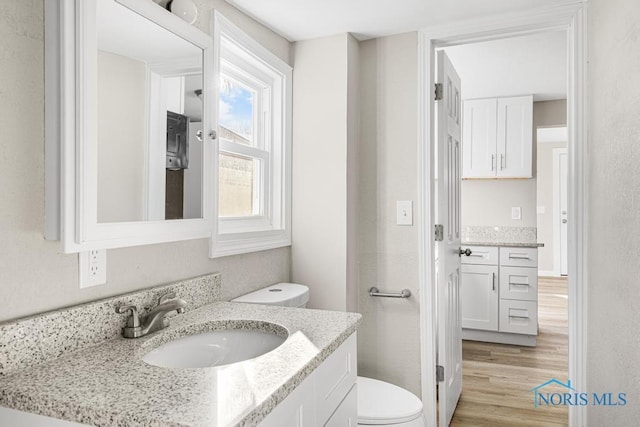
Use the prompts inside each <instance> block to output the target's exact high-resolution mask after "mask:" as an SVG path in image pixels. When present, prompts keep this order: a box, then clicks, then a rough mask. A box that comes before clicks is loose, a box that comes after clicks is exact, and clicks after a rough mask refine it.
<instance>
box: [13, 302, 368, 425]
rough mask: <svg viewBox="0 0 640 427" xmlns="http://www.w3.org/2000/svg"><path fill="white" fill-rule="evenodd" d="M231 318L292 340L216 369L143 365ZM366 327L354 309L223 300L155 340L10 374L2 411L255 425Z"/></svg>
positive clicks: (119, 341) (174, 322) (97, 420)
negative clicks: (277, 329)
mask: <svg viewBox="0 0 640 427" xmlns="http://www.w3.org/2000/svg"><path fill="white" fill-rule="evenodd" d="M234 321H235V324H236V326H237V324H243V323H244V322H246V327H248V328H251V327H252V325H256V324H259V323H260V322H269V323H274V324H277V325H280V326H282V327H284V328H286V329H287V330H288V332H289V337H288V338H287V340H286V341H285V342H284V343H283V344H282V345H281V346H280V347H278V348H276V349H275V350H273V351H272V352H269V353H267V354H265V355H263V356H261V357H258V358H255V359H251V360H247V361H244V362H239V363H235V364H232V365H227V366H221V367H217V368H204V369H168V368H162V367H157V366H152V365H148V364H147V363H145V362H143V361H142V359H141V355H143V354H145V353H146V352H147V351H149V350H150V349H151V348H153V347H155V346H157V345H159V344H160V343H161V342H163V341H166V340H169V339H171V338H173V337H175V336H179V335H181V334H184V333H185V331H187V330H190V331H191V332H192V333H193V332H196V331H203V330H209V329H211V328H215V327H220V326H221V325H222V326H224V325H225V322H226V324H229V323H234ZM238 321H239V322H238ZM360 321H361V315H359V314H355V313H343V312H332V311H321V310H311V309H296V308H288V307H272V306H262V305H250V304H240V303H230V302H216V303H213V304H209V305H205V306H203V307H200V308H198V309H196V310H193V311H190V312H187V313H185V314H183V315H178V316H176V317H174V318H172V319H171V325H170V326H169V327H168V328H166V329H164V330H162V331H159V332H157V333H154V334H151V335H150V336H149V337H144V338H138V339H124V338H116V339H111V340H108V341H105V342H103V343H100V344H98V345H95V346H91V347H87V348H84V349H81V350H78V351H75V352H72V353H68V354H65V355H63V356H61V357H58V358H55V359H52V360H50V361H46V362H44V363H42V364H39V365H36V366H32V367H29V368H25V369H20V370H17V371H15V372H11V373H8V374H7V375H6V376H4V377H0V405H2V406H6V407H9V408H13V409H18V410H21V411H26V412H33V413H37V414H41V415H46V416H50V417H54V418H60V419H65V420H69V421H75V422H79V423H84V424H89V425H98V426H134V425H135V426H139V425H146V426H204V425H207V426H235V425H237V426H255V425H257V424H258V423H259V422H260V421H261V420H262V419H263V418H264V417H265V416H266V415H267V414H268V413H269V412H270V411H271V410H272V409H273V408H274V407H275V406H276V405H277V404H278V403H280V402H282V400H284V399H285V398H286V397H287V395H288V394H289V393H290V392H291V391H292V390H293V389H294V388H295V387H296V386H297V385H299V384H300V383H301V382H302V381H303V380H304V378H306V377H307V376H308V375H309V374H310V373H311V372H312V371H313V370H314V369H315V368H316V367H317V366H319V365H320V364H321V363H322V361H324V359H326V358H327V357H328V356H329V355H330V354H331V353H332V352H333V351H334V350H335V349H336V348H337V347H338V346H339V345H340V344H341V343H342V342H343V341H344V340H345V339H346V338H347V337H348V336H349V335H351V334H352V333H353V332H355V330H356V328H357V326H358V324H359V323H360ZM76 326H77V327H78V328H82V327H83V325H82V324H79V325H76Z"/></svg>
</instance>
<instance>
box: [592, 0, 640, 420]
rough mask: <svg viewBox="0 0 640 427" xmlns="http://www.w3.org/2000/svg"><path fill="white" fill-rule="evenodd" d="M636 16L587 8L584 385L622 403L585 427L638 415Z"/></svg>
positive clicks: (639, 89) (617, 4)
mask: <svg viewBox="0 0 640 427" xmlns="http://www.w3.org/2000/svg"><path fill="white" fill-rule="evenodd" d="M639 16H640V3H639V2H638V1H637V0H591V1H589V26H588V28H589V35H588V37H589V38H588V42H589V69H588V76H589V82H588V89H589V93H588V100H589V105H588V112H589V116H588V120H587V123H588V125H589V135H588V137H589V141H588V153H589V164H588V165H587V170H588V174H589V175H588V176H589V179H588V197H587V202H588V218H589V223H588V241H589V254H588V256H589V262H588V264H587V267H588V278H589V288H588V293H587V295H588V310H589V311H588V323H587V325H588V335H587V349H588V355H587V380H588V386H589V389H590V391H598V392H612V393H615V394H617V393H618V392H626V393H627V397H628V399H629V403H628V404H627V405H626V406H624V407H615V406H610V407H589V408H588V411H589V419H588V421H589V425H590V426H604V425H607V426H633V425H638V414H639V413H640V403H639V401H638V399H639V398H640V369H639V368H638V351H639V350H640V333H639V332H638V325H640V286H639V279H638V272H640V258H639V257H638V254H639V253H640V238H639V236H640V215H638V201H639V200H640V173H639V172H638V171H639V168H638V165H639V164H640V145H639V144H638V141H640V123H639V121H638V117H640V79H639V78H638V76H640V55H638V52H640V25H639V24H638V22H639V21H638V17H639Z"/></svg>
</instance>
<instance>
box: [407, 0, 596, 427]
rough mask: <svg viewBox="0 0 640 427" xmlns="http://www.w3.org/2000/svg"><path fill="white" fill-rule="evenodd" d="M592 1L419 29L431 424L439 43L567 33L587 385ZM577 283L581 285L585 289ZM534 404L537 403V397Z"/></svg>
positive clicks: (580, 351)
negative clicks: (589, 30)
mask: <svg viewBox="0 0 640 427" xmlns="http://www.w3.org/2000/svg"><path fill="white" fill-rule="evenodd" d="M586 23H587V3H586V2H579V3H575V4H570V5H562V6H556V7H551V8H545V9H540V10H535V11H527V12H520V13H516V14H508V15H500V16H494V17H491V18H488V19H479V20H473V21H465V22H462V23H458V24H456V23H448V24H447V25H442V26H438V27H431V28H428V29H423V30H421V31H419V34H418V78H419V83H418V84H419V95H418V98H419V100H418V101H419V102H418V117H419V128H418V144H419V147H418V149H419V165H418V170H419V197H420V199H419V201H418V209H419V210H420V212H421V217H422V218H424V221H423V222H422V223H421V224H419V228H420V229H419V233H420V244H419V257H418V259H419V274H420V276H419V277H420V279H419V280H420V295H419V298H420V307H421V310H420V325H421V328H420V350H421V368H422V369H421V380H422V402H423V406H424V414H425V417H426V420H427V426H436V425H437V417H436V408H437V403H436V384H437V383H436V369H435V366H436V343H437V337H436V325H437V318H436V313H437V307H436V299H435V286H434V284H435V283H436V282H435V266H434V255H435V254H434V226H435V221H434V218H435V212H434V206H435V200H434V194H435V192H434V179H433V170H434V161H436V159H434V151H433V147H434V144H435V132H434V129H435V121H434V111H435V104H434V96H433V88H434V85H435V68H434V67H435V51H436V49H437V48H442V47H446V46H453V45H459V44H466V43H471V42H478V41H488V40H496V39H502V38H508V37H514V36H523V35H528V34H535V33H539V32H545V31H559V30H560V31H566V32H567V41H568V43H567V61H568V76H567V77H568V78H567V127H568V144H567V147H568V151H569V159H568V162H569V182H568V193H569V197H568V198H569V200H568V202H569V212H572V221H571V222H570V223H569V230H568V241H569V260H568V261H569V280H568V291H569V361H568V362H569V378H570V379H571V381H572V383H573V384H574V387H576V389H577V390H584V391H587V390H588V384H587V373H586V350H587V348H586V337H587V333H586V331H587V295H586V292H587V271H586V266H587V259H586V258H587V253H588V252H587V250H588V242H587V224H588V215H587V207H586V200H587V197H586V196H587V179H586V178H587V167H588V165H587V149H586V147H587V144H586V138H587V127H586V120H585V114H586V97H587V87H586V84H587V79H586V70H587V66H586V61H587V46H586V44H587V33H586ZM578 284H579V285H580V286H578ZM532 405H533V402H532ZM585 423H586V409H585V407H583V406H570V407H569V426H571V427H580V426H584V425H585Z"/></svg>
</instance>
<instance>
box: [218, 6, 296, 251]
mask: <svg viewBox="0 0 640 427" xmlns="http://www.w3.org/2000/svg"><path fill="white" fill-rule="evenodd" d="M212 34H213V42H214V52H215V54H214V80H215V83H214V84H215V88H216V91H215V92H216V96H215V99H214V100H213V101H214V102H215V107H216V111H218V110H219V102H220V76H221V74H226V75H228V76H229V77H230V78H231V79H232V80H238V82H239V83H241V84H243V85H244V84H245V83H247V82H249V83H251V84H248V85H247V86H248V88H250V89H251V90H255V88H256V87H257V88H260V89H261V91H266V92H267V96H265V93H261V92H258V96H257V100H256V104H257V105H256V106H254V108H257V109H259V111H258V113H257V114H259V115H261V118H259V119H258V120H257V121H258V122H261V123H254V129H253V133H254V135H253V139H254V141H253V143H254V145H253V146H246V145H243V144H238V143H234V142H231V141H223V140H222V139H221V138H220V137H218V138H216V140H215V141H214V150H213V152H214V153H215V154H214V156H213V157H214V159H213V161H214V171H215V174H214V175H215V178H214V181H215V182H214V186H215V194H216V197H214V201H213V202H214V212H215V218H214V228H213V233H212V236H211V244H210V250H209V257H210V258H218V257H222V256H228V255H236V254H243V253H249V252H256V251H262V250H267V249H274V248H280V247H285V246H290V245H291V123H292V122H291V118H292V89H293V88H292V74H293V69H292V68H291V66H289V65H288V64H286V63H285V62H284V61H282V60H281V59H280V58H278V57H277V56H275V55H274V54H273V53H271V52H270V51H269V50H267V49H266V48H265V47H263V46H262V45H260V44H259V43H258V42H257V41H255V40H254V39H253V38H251V37H250V36H248V35H247V34H246V33H244V32H243V31H242V30H240V29H239V28H238V27H237V26H236V25H234V24H232V23H231V22H230V21H229V20H228V19H226V18H225V17H224V16H223V15H222V14H220V12H218V11H215V10H214V11H213V17H212ZM223 70H224V71H223ZM237 76H238V77H239V78H238V77H237ZM253 83H255V84H253ZM266 98H268V99H266ZM265 113H266V114H268V115H269V116H270V120H264V117H265ZM254 117H256V113H255V112H254ZM219 126H220V124H219V123H218V129H217V131H218V132H217V134H218V135H220V134H221V133H220V132H219ZM220 154H229V155H239V156H242V157H246V158H254V159H259V160H261V165H262V167H261V168H260V169H261V171H260V173H261V174H262V177H263V179H262V182H261V185H260V191H261V193H262V194H261V196H260V213H261V215H252V216H245V217H220V215H219V212H218V200H219V199H218V197H219V194H220V193H219V173H218V171H219V155H220Z"/></svg>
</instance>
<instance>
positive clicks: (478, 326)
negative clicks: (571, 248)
mask: <svg viewBox="0 0 640 427" xmlns="http://www.w3.org/2000/svg"><path fill="white" fill-rule="evenodd" d="M466 249H470V250H471V253H470V255H468V256H467V255H465V256H463V257H462V260H461V262H462V265H461V267H460V268H461V270H460V271H461V276H460V277H461V279H460V280H461V283H460V300H461V311H462V328H463V329H462V338H463V339H468V340H474V341H486V342H498V343H503V344H515V345H527V346H535V344H536V335H537V334H538V269H537V267H538V249H537V248H528V247H496V246H463V247H462V250H466Z"/></svg>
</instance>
